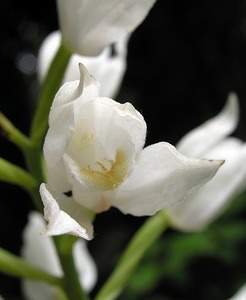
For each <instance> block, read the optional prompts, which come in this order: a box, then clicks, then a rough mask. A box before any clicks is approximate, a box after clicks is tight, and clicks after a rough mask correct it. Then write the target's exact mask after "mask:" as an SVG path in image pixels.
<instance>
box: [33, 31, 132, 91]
mask: <svg viewBox="0 0 246 300" xmlns="http://www.w3.org/2000/svg"><path fill="white" fill-rule="evenodd" d="M127 41H128V38H125V37H124V39H122V40H121V41H119V42H118V43H116V44H115V45H114V53H113V55H112V53H111V51H112V49H111V46H108V47H105V48H104V49H103V51H102V52H101V54H100V55H98V56H94V57H88V56H81V55H78V54H73V55H72V57H71V58H70V61H69V64H68V66H67V69H66V72H65V75H64V79H63V82H69V81H73V80H77V79H78V78H79V76H80V74H79V68H78V64H79V63H80V62H81V63H83V65H85V66H86V68H87V69H88V70H89V72H90V73H91V74H92V75H93V76H94V77H95V78H97V80H98V81H99V82H100V96H103V97H113V96H114V95H115V94H116V93H117V91H118V89H119V87H120V84H121V82H122V79H123V76H124V73H125V70H126V56H127ZM60 43H61V33H60V32H59V31H55V32H52V33H51V34H49V35H48V36H47V37H46V39H45V40H44V41H43V43H42V45H41V47H40V49H39V54H38V68H37V70H38V76H39V80H40V82H42V81H43V79H44V77H45V75H46V74H47V72H48V68H49V66H50V64H51V62H52V59H53V58H54V55H55V53H56V51H57V50H58V47H59V45H60Z"/></svg>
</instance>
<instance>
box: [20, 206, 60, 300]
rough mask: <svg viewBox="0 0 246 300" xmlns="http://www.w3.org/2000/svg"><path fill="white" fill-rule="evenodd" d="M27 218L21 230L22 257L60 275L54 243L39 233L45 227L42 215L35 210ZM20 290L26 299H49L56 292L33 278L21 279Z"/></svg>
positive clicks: (55, 274) (51, 272)
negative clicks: (26, 223) (26, 222)
mask: <svg viewBox="0 0 246 300" xmlns="http://www.w3.org/2000/svg"><path fill="white" fill-rule="evenodd" d="M28 219H29V222H28V225H27V226H26V227H25V229H24V231H23V247H22V249H21V255H22V257H23V258H24V259H25V260H27V261H28V262H29V263H31V264H32V265H34V266H36V267H39V268H41V269H42V270H44V271H46V272H48V273H50V274H52V275H54V276H61V275H62V269H61V266H60V262H59V260H58V257H57V255H56V250H55V246H54V243H53V241H52V240H51V239H50V238H49V237H44V236H42V235H41V231H43V230H44V227H45V222H44V220H43V219H42V216H41V215H40V214H39V213H37V212H31V213H30V214H29V218H28ZM22 290H23V294H24V295H25V299H27V300H34V299H35V300H49V299H52V298H54V297H55V295H56V293H57V290H56V289H55V288H54V287H52V286H50V285H48V284H45V283H42V282H38V281H33V280H23V281H22Z"/></svg>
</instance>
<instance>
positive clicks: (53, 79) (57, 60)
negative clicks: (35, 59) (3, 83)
mask: <svg viewBox="0 0 246 300" xmlns="http://www.w3.org/2000/svg"><path fill="white" fill-rule="evenodd" d="M71 55H72V53H71V52H70V51H69V50H68V49H67V48H66V46H65V45H64V44H63V43H61V45H60V48H59V49H58V51H57V53H56V55H55V57H54V59H53V61H52V63H51V65H50V68H49V71H48V74H47V75H46V77H45V80H44V82H43V85H42V87H41V93H40V97H39V100H38V107H37V109H36V112H35V115H34V118H33V122H32V127H31V139H32V141H33V142H34V143H35V144H36V145H37V146H38V147H41V145H42V143H43V139H44V135H45V133H46V130H47V127H48V115H49V111H50V108H51V104H52V101H53V100H54V97H55V94H56V92H57V91H58V89H59V88H60V86H61V84H62V80H63V77H64V73H65V71H66V68H67V65H68V63H69V60H70V57H71Z"/></svg>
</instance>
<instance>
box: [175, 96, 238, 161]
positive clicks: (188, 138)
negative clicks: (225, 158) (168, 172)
mask: <svg viewBox="0 0 246 300" xmlns="http://www.w3.org/2000/svg"><path fill="white" fill-rule="evenodd" d="M238 118H239V108H238V100H237V96H236V94H234V93H231V94H229V96H228V100H227V103H226V105H225V107H224V108H223V110H222V111H221V112H220V114H218V115H217V116H216V117H214V118H212V119H210V120H208V121H207V122H205V123H204V124H202V125H200V126H199V127H197V128H195V129H194V130H192V131H190V132H189V133H188V134H186V135H185V136H184V137H183V138H182V139H181V140H180V142H179V143H178V144H177V146H176V147H177V149H178V150H179V151H180V152H181V153H182V154H184V155H187V156H190V157H203V156H204V155H206V154H207V152H208V151H209V149H210V148H211V147H213V146H214V145H215V144H216V143H218V142H219V141H220V140H222V139H223V138H224V137H225V136H227V135H229V134H230V133H231V132H232V131H233V130H234V129H235V128H236V126H237V123H238Z"/></svg>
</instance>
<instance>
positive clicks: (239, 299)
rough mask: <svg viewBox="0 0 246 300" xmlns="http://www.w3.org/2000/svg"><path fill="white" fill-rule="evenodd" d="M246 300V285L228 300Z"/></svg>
mask: <svg viewBox="0 0 246 300" xmlns="http://www.w3.org/2000/svg"><path fill="white" fill-rule="evenodd" d="M245 299H246V285H243V286H242V287H241V288H240V289H239V291H238V292H237V293H236V294H235V295H234V296H233V297H232V298H230V299H228V300H245Z"/></svg>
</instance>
